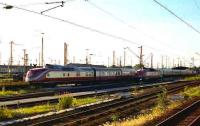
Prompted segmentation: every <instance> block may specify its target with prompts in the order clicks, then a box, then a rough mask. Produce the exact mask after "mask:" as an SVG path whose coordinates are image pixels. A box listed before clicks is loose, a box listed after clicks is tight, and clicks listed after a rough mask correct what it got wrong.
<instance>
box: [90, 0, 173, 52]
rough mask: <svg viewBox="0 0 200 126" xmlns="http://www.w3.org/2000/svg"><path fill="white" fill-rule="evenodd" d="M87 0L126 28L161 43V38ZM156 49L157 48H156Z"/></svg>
mask: <svg viewBox="0 0 200 126" xmlns="http://www.w3.org/2000/svg"><path fill="white" fill-rule="evenodd" d="M87 2H88V3H89V4H90V5H92V6H93V7H95V8H96V9H98V10H100V11H102V12H103V13H105V14H107V15H109V16H110V17H112V18H113V19H115V20H117V21H119V22H121V23H122V24H124V25H126V26H128V28H130V29H133V30H136V31H138V32H139V33H141V34H143V35H144V36H146V37H148V38H150V39H152V40H154V41H157V42H159V43H162V44H163V42H162V41H161V40H158V39H156V38H155V37H153V36H151V35H148V34H146V33H145V32H143V31H141V30H139V29H138V28H136V27H135V26H133V25H130V24H128V23H127V22H126V21H125V20H124V19H122V18H120V17H118V16H116V15H114V14H113V13H111V12H109V11H107V10H105V9H104V8H102V7H100V6H98V5H97V4H95V3H93V2H91V1H88V0H87ZM163 45H165V46H168V47H172V46H171V45H168V44H163ZM173 48H174V47H173ZM156 50H157V49H156Z"/></svg>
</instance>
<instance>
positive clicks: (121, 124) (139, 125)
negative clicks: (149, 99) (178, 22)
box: [103, 102, 181, 126]
mask: <svg viewBox="0 0 200 126" xmlns="http://www.w3.org/2000/svg"><path fill="white" fill-rule="evenodd" d="M180 105H181V102H173V103H172V104H170V105H168V106H167V109H165V111H163V109H161V108H160V107H159V106H156V107H154V108H152V110H151V111H149V112H148V113H145V114H139V115H137V116H135V117H133V118H128V119H125V120H122V121H120V120H119V121H117V122H113V123H111V124H110V123H106V124H104V125H103V126H145V125H147V126H148V125H149V123H150V122H152V121H153V120H155V119H157V118H158V117H160V116H161V115H163V114H164V113H165V112H166V111H168V110H172V109H175V108H177V107H178V106H180Z"/></svg>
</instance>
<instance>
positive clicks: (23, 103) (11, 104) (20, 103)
mask: <svg viewBox="0 0 200 126" xmlns="http://www.w3.org/2000/svg"><path fill="white" fill-rule="evenodd" d="M183 83H185V84H188V82H176V83H164V85H171V86H173V85H176V84H183ZM191 83H193V82H191ZM154 86H156V85H139V86H137V89H146V88H151V87H154ZM157 86H158V85H157ZM135 88H136V87H135V86H128V87H123V88H122V87H121V88H116V89H115V88H112V89H110V90H109V89H108V90H106V89H104V90H95V91H94V90H93V91H91V92H85V93H84V92H80V93H74V95H73V93H72V95H71V93H69V96H73V97H76V98H83V97H89V96H94V95H103V94H111V93H116V92H124V91H131V90H134V89H135ZM62 90H63V89H62ZM55 94H56V93H55V92H52V91H50V92H43V93H35V94H32V95H34V97H36V98H31V94H27V95H24V96H21V97H20V98H24V99H22V100H11V101H9V100H8V101H5V102H1V103H0V106H7V107H8V108H19V107H30V106H34V105H38V104H43V103H47V102H49V103H56V102H58V99H59V96H55ZM49 95H50V96H49ZM44 96H46V97H44ZM12 98H14V97H12ZM12 98H11V99H12Z"/></svg>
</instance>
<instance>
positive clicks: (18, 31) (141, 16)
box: [0, 0, 200, 67]
mask: <svg viewBox="0 0 200 126" xmlns="http://www.w3.org/2000/svg"><path fill="white" fill-rule="evenodd" d="M55 1H57V0H17V2H16V1H13V0H2V1H1V2H2V3H6V4H10V5H16V6H18V7H21V8H25V9H28V10H33V11H36V12H41V11H44V10H46V9H49V8H52V7H55V6H57V5H59V4H52V5H47V4H45V2H55ZM158 1H159V2H160V3H162V4H163V5H165V6H166V7H168V8H169V9H170V10H172V11H173V12H174V13H176V14H177V15H178V16H180V17H181V18H182V19H184V20H185V21H187V22H189V23H190V24H191V25H192V26H193V27H195V28H196V29H197V30H200V22H199V21H200V1H198V0H182V1H180V0H158ZM91 3H93V5H92V4H91ZM94 5H96V6H98V7H100V8H102V9H103V10H106V11H108V12H110V13H111V14H112V15H114V16H115V17H117V18H119V19H121V20H117V19H116V18H113V17H111V16H110V15H108V14H106V13H104V12H103V11H101V10H99V9H97V8H96V7H95V6H94ZM3 7H4V6H3V5H0V53H1V61H0V62H1V64H3V63H5V64H7V63H8V59H9V55H10V47H9V46H10V45H9V43H10V41H14V42H15V43H16V44H21V45H14V47H13V49H14V52H13V54H14V64H18V63H19V62H20V63H22V57H23V49H27V53H28V54H29V63H35V62H36V59H37V61H38V58H39V52H40V51H41V37H42V35H41V33H45V34H44V45H45V47H44V58H45V63H51V62H52V61H53V62H55V60H56V62H57V63H59V62H58V61H60V63H61V64H63V48H64V47H63V44H64V42H66V43H68V44H69V50H68V52H69V60H70V62H72V61H73V57H74V56H75V61H76V62H79V63H80V62H82V63H83V62H85V56H86V49H89V54H93V56H92V63H93V64H105V65H107V64H108V63H110V64H111V63H112V52H113V50H115V51H116V57H117V58H118V59H119V58H120V56H121V57H122V61H123V51H124V47H129V48H131V50H132V51H133V52H135V53H136V54H139V49H138V47H139V46H140V45H143V49H144V50H143V52H144V59H146V63H148V62H150V58H148V57H149V55H150V53H153V55H154V66H155V67H156V66H157V64H158V65H160V64H161V57H162V56H163V57H164V63H166V61H165V60H166V57H168V65H169V64H172V62H173V59H174V63H175V64H177V62H178V58H179V61H182V64H183V62H184V61H185V64H186V65H189V63H191V57H193V56H194V58H195V65H200V56H198V55H196V54H195V52H199V53H200V46H199V45H200V44H199V42H200V34H199V33H197V32H195V31H194V30H193V29H191V28H190V27H188V26H186V25H185V24H184V23H183V22H181V21H180V20H178V19H177V18H176V17H175V16H173V15H172V14H170V13H169V12H167V11H166V10H164V9H163V8H162V7H160V6H159V5H158V4H156V3H155V2H154V1H153V0H89V2H87V1H85V0H69V1H68V2H66V3H65V4H64V7H60V8H57V9H54V10H51V11H48V12H45V13H44V14H45V15H50V16H53V17H56V18H60V19H63V20H66V21H70V22H73V23H76V24H79V25H83V26H86V27H90V28H93V29H96V30H99V31H101V32H104V33H108V34H111V35H114V36H117V37H121V38H124V39H126V40H130V41H131V42H130V41H129V42H127V41H124V40H120V39H116V38H112V37H108V36H105V35H102V34H99V33H96V32H92V31H90V30H86V29H83V28H80V27H77V26H74V25H72V24H69V23H66V22H62V21H59V20H55V19H51V18H48V17H45V16H43V15H38V14H34V13H30V12H26V11H23V10H19V9H15V8H13V9H10V10H6V9H3ZM126 54H127V56H126V57H127V61H126V64H127V65H130V64H131V62H132V63H133V64H136V63H138V58H137V57H136V56H134V55H133V54H132V53H131V52H130V51H128V50H127V53H126ZM108 57H109V61H108ZM116 62H117V61H116Z"/></svg>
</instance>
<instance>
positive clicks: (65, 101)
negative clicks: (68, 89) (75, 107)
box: [58, 96, 73, 109]
mask: <svg viewBox="0 0 200 126" xmlns="http://www.w3.org/2000/svg"><path fill="white" fill-rule="evenodd" d="M72 103H73V97H68V96H62V97H61V98H59V101H58V109H66V108H69V107H70V106H72Z"/></svg>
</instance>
